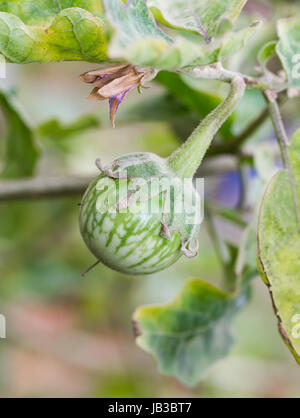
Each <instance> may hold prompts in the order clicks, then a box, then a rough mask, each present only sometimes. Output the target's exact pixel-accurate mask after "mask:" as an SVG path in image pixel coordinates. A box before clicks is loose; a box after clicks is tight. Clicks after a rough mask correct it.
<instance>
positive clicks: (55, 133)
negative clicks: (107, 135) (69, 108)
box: [37, 115, 100, 142]
mask: <svg viewBox="0 0 300 418" xmlns="http://www.w3.org/2000/svg"><path fill="white" fill-rule="evenodd" d="M99 126H100V119H99V117H97V116H94V115H85V116H82V117H80V118H78V119H77V120H76V121H74V122H73V123H70V124H63V123H62V122H61V121H59V120H57V119H51V120H49V121H47V122H45V123H43V124H42V125H40V126H39V127H38V129H37V134H38V135H39V136H40V137H43V138H46V139H47V140H50V141H52V142H60V141H64V140H66V139H69V138H71V137H72V136H74V135H78V134H80V133H82V132H84V131H86V130H88V129H92V128H98V127H99Z"/></svg>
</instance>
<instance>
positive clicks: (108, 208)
mask: <svg viewBox="0 0 300 418" xmlns="http://www.w3.org/2000/svg"><path fill="white" fill-rule="evenodd" d="M101 170H102V173H101V174H100V175H99V177H98V178H96V179H95V180H94V181H93V182H92V183H91V184H90V185H89V187H88V189H87V191H86V193H85V195H84V197H83V200H82V203H81V208H80V215H79V223H80V230H81V234H82V237H83V239H84V241H85V243H86V245H87V246H88V248H89V249H90V251H91V252H92V253H93V254H94V255H95V257H96V258H97V259H98V260H100V261H101V262H102V263H103V264H105V265H107V266H108V267H110V268H112V269H114V270H117V271H119V272H122V273H126V274H133V275H137V274H149V273H154V272H157V271H159V270H162V269H164V268H166V267H168V266H170V265H172V264H173V263H174V262H175V261H177V260H178V259H179V257H180V256H181V255H182V253H183V252H185V253H187V252H189V251H190V250H189V249H187V248H186V247H187V244H190V242H191V241H192V240H195V237H196V234H197V233H198V230H199V225H196V227H195V225H180V223H181V222H182V219H183V217H182V214H179V215H178V214H174V213H169V212H168V213H165V210H166V192H164V191H160V189H155V190H158V191H157V192H156V193H155V192H150V193H149V184H150V182H152V183H151V184H152V186H153V184H154V183H155V180H156V183H157V184H158V185H161V184H163V183H164V184H167V182H166V180H168V179H171V178H173V177H174V175H173V173H171V172H170V171H169V169H168V167H167V164H166V161H165V160H164V159H161V158H159V157H157V156H155V155H153V154H146V153H143V154H130V155H127V156H124V157H121V158H120V159H118V160H115V161H114V162H113V163H112V164H111V165H110V166H109V167H108V168H105V169H103V168H102V167H101ZM157 184H156V185H157ZM179 188H180V187H179ZM174 190H175V191H174V192H173V195H174V194H175V195H176V193H179V192H178V188H177V189H176V188H174ZM190 192H191V193H192V194H193V193H195V194H196V191H195V189H194V188H193V186H192V183H191V188H190ZM195 196H196V195H195ZM172 201H174V196H173V200H172ZM124 202H126V203H125V204H124ZM171 206H172V205H171ZM171 211H172V209H171ZM186 255H187V254H186Z"/></svg>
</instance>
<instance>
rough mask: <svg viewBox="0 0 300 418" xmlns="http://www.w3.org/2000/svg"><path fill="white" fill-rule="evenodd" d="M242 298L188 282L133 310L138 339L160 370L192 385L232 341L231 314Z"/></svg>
mask: <svg viewBox="0 0 300 418" xmlns="http://www.w3.org/2000/svg"><path fill="white" fill-rule="evenodd" d="M243 302H244V296H243V297H242V298H241V299H240V298H237V299H235V298H233V297H231V296H229V295H228V294H226V293H224V292H223V291H221V290H219V289H218V288H216V287H214V286H212V285H211V284H208V283H206V282H204V281H202V280H199V279H191V280H189V281H187V283H186V284H185V286H184V288H183V289H182V291H181V293H180V294H179V295H178V296H177V298H176V299H175V300H174V301H173V302H171V303H169V304H166V305H161V306H145V307H141V308H138V309H137V311H136V312H135V314H134V325H135V327H134V328H135V331H136V333H137V344H138V345H139V346H140V347H141V348H143V349H144V350H146V351H147V352H148V353H150V354H152V355H153V356H154V357H155V358H156V360H157V363H158V368H159V370H160V372H161V373H163V374H166V375H170V376H174V377H176V378H177V379H179V380H180V381H182V382H183V383H185V384H186V385H190V386H192V385H195V384H196V383H197V382H199V381H200V380H201V379H202V378H203V375H204V373H205V371H206V370H207V368H208V367H209V366H210V365H212V364H213V363H214V362H215V361H217V360H219V359H221V358H222V357H224V356H225V355H226V354H227V353H228V351H229V349H230V347H231V344H232V342H233V339H232V336H231V332H230V326H231V319H232V316H233V315H234V313H235V312H236V311H237V309H238V308H239V307H240V305H242V304H243Z"/></svg>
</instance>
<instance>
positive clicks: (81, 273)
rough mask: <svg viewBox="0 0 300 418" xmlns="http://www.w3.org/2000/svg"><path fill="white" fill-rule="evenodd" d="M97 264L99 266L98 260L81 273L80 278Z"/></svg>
mask: <svg viewBox="0 0 300 418" xmlns="http://www.w3.org/2000/svg"><path fill="white" fill-rule="evenodd" d="M98 264H100V260H98V261H96V263H94V264H92V265H91V266H90V267H89V268H88V269H86V270H85V271H84V272H83V273H81V276H82V277H85V276H86V275H87V274H88V273H89V272H90V271H91V270H93V268H95V267H96V266H97V265H98Z"/></svg>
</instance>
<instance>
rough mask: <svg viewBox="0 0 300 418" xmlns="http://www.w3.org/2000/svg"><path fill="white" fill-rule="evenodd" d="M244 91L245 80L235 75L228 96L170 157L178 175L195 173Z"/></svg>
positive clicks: (183, 175) (172, 167)
mask: <svg viewBox="0 0 300 418" xmlns="http://www.w3.org/2000/svg"><path fill="white" fill-rule="evenodd" d="M244 91H245V83H244V80H243V79H242V78H241V77H238V76H234V78H233V79H232V81H231V88H230V92H229V94H228V96H227V98H226V99H225V100H224V101H223V102H222V103H221V104H220V105H219V106H218V107H217V108H216V109H214V110H213V111H212V112H211V113H210V114H209V115H207V116H206V118H205V119H203V120H202V121H201V123H200V125H199V126H198V127H197V128H196V129H195V130H194V132H193V133H192V134H191V136H190V137H189V138H188V139H187V141H186V142H185V143H184V144H183V145H182V146H181V147H180V148H178V149H177V150H176V151H175V152H174V153H173V154H172V155H171V156H170V157H169V159H168V163H169V166H170V167H171V169H172V170H173V171H174V172H175V173H176V175H177V176H178V177H182V178H184V177H186V178H188V177H192V176H193V175H194V174H195V172H196V170H197V168H198V166H199V165H200V164H201V162H202V159H203V157H204V155H205V153H206V151H207V150H208V148H209V146H210V144H211V142H212V140H213V138H214V136H215V134H216V133H217V131H218V130H219V128H220V127H221V126H222V125H223V123H224V122H225V121H226V119H227V118H228V117H229V116H230V115H231V113H232V112H233V111H234V109H235V108H236V106H237V105H238V103H239V101H240V100H241V98H242V97H243V95H244Z"/></svg>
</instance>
